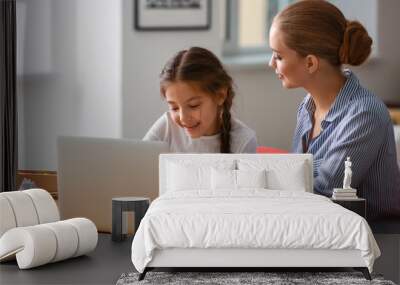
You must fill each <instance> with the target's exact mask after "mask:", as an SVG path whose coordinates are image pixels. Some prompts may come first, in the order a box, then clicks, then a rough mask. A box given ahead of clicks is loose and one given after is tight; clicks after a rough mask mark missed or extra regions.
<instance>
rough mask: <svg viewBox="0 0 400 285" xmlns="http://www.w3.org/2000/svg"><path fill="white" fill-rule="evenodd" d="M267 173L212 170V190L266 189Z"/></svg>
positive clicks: (263, 171) (259, 171)
mask: <svg viewBox="0 0 400 285" xmlns="http://www.w3.org/2000/svg"><path fill="white" fill-rule="evenodd" d="M266 179H267V178H266V171H265V169H262V170H257V169H255V170H223V169H215V168H213V169H212V170H211V188H212V189H213V190H218V189H230V190H238V189H241V188H266V185H267V183H266Z"/></svg>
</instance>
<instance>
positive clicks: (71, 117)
mask: <svg viewBox="0 0 400 285" xmlns="http://www.w3.org/2000/svg"><path fill="white" fill-rule="evenodd" d="M212 2H213V7H212V8H213V14H212V28H211V29H210V30H208V31H186V32H176V31H175V32H138V31H135V30H134V28H133V1H131V0H113V1H109V0H68V1H65V0H17V6H18V7H19V10H18V11H19V13H20V14H21V13H22V14H23V15H24V17H19V21H18V29H21V28H22V29H23V30H24V33H23V34H24V35H25V36H24V37H22V39H21V38H20V37H19V40H18V41H19V42H18V43H19V51H20V52H19V63H18V66H19V69H20V70H21V69H22V71H23V72H20V75H19V81H18V96H19V98H18V102H19V110H20V111H19V115H20V116H19V119H20V122H19V124H20V130H19V131H20V139H19V142H20V160H19V167H20V169H48V170H55V169H56V165H57V157H56V138H57V136H58V135H82V136H99V137H128V138H141V137H142V136H143V135H144V134H145V132H146V130H147V129H148V128H149V127H150V126H151V125H152V123H153V122H154V121H155V120H156V119H157V118H158V117H159V116H160V115H161V113H162V112H164V111H165V110H166V109H167V106H166V104H165V102H163V100H162V99H161V97H160V95H159V80H158V75H159V73H160V71H161V68H162V66H163V65H164V64H165V62H166V61H167V59H168V58H169V57H171V56H172V55H173V54H174V53H175V52H177V51H178V50H180V49H183V48H187V47H189V46H193V45H200V46H204V47H207V48H209V49H211V50H212V51H214V52H215V53H216V54H217V55H218V56H220V57H221V56H222V31H223V28H224V26H223V23H222V21H223V17H222V14H223V4H222V2H223V1H212ZM377 3H378V4H377V5H378V7H377V9H376V13H377V16H378V26H377V35H378V38H379V47H378V53H377V55H376V57H375V58H374V59H373V60H371V61H370V62H369V63H367V64H365V65H363V66H362V67H360V68H355V69H354V70H355V71H356V72H357V74H358V75H359V78H360V80H361V82H362V83H363V84H364V85H365V86H367V87H368V88H370V89H371V90H372V91H374V92H375V93H376V94H377V95H379V96H380V97H381V98H383V99H385V100H392V101H394V100H397V101H398V102H399V101H400V95H399V93H398V91H399V83H398V82H399V80H398V74H400V56H399V54H398V52H397V49H398V46H400V33H396V32H395V31H394V28H395V27H397V26H398V25H399V20H398V15H397V13H398V11H400V1H396V0H385V1H378V2H377ZM21 6H24V7H25V8H22V9H21ZM21 11H25V12H21ZM21 18H22V19H21ZM267 61H268V59H267V58H266V59H265V64H264V65H263V66H261V65H256V66H254V67H246V68H237V67H232V66H228V69H229V70H230V72H231V73H232V75H233V77H234V79H235V82H236V85H237V87H238V96H237V98H236V101H235V103H234V111H235V112H236V114H237V115H238V116H239V118H241V119H242V120H243V121H244V122H245V123H247V124H248V125H249V126H250V127H252V128H253V129H254V130H255V131H256V132H257V136H258V140H259V143H260V144H262V145H269V146H275V147H280V148H285V149H289V148H290V145H291V137H292V132H293V129H294V127H295V120H296V118H295V116H296V109H297V106H298V104H299V102H300V101H301V100H302V98H303V96H304V94H305V92H304V91H303V90H300V89H299V90H285V89H283V88H282V87H281V83H280V81H279V80H278V79H277V78H276V76H275V73H274V71H273V70H271V69H269V68H267Z"/></svg>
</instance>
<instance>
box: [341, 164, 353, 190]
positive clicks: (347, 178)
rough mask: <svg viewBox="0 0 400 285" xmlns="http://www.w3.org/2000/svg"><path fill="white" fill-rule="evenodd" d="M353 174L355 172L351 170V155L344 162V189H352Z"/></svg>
mask: <svg viewBox="0 0 400 285" xmlns="http://www.w3.org/2000/svg"><path fill="white" fill-rule="evenodd" d="M352 176H353V172H352V171H351V161H350V157H347V160H346V161H345V162H344V179H343V189H352V188H351V177H352Z"/></svg>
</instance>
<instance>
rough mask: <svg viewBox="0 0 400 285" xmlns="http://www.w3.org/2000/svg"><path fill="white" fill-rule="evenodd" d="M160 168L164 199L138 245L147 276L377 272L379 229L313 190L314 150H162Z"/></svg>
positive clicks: (135, 254) (136, 259)
mask: <svg viewBox="0 0 400 285" xmlns="http://www.w3.org/2000/svg"><path fill="white" fill-rule="evenodd" d="M159 167H160V168H159V173H160V180H159V182H160V183H159V185H160V197H159V198H157V199H156V200H155V201H154V202H153V203H152V204H151V206H150V208H149V210H148V212H147V213H146V216H145V217H144V219H143V220H142V222H141V224H140V226H139V228H138V229H137V232H136V235H135V237H134V240H133V243H132V262H133V264H134V266H135V267H136V269H137V270H138V271H139V272H141V273H142V275H141V277H140V278H144V275H145V273H146V271H148V270H150V269H152V268H154V267H169V268H170V267H238V268H243V267H354V268H359V269H361V270H362V271H363V273H364V275H365V276H366V278H370V276H369V272H371V271H372V268H373V263H374V260H375V259H376V258H377V257H378V256H379V255H380V251H379V248H378V246H377V244H376V242H375V239H374V237H373V235H372V232H371V230H370V228H369V226H368V224H367V222H366V221H365V220H364V219H363V218H362V217H360V216H358V215H357V214H355V213H353V212H351V211H349V210H347V209H344V208H342V207H341V206H339V205H337V204H335V203H333V202H331V201H330V200H329V199H328V198H326V197H322V196H319V195H315V194H312V189H313V185H312V181H313V176H312V156H311V155H307V154H289V155H271V154H162V155H160V160H159ZM210 167H212V168H210ZM194 169H195V170H194ZM232 183H233V184H234V185H233V184H232ZM263 183H264V184H263ZM271 189H274V190H271Z"/></svg>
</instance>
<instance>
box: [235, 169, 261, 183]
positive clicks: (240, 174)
mask: <svg viewBox="0 0 400 285" xmlns="http://www.w3.org/2000/svg"><path fill="white" fill-rule="evenodd" d="M236 182H237V187H238V188H267V171H266V170H265V169H261V170H240V169H239V170H236Z"/></svg>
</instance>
